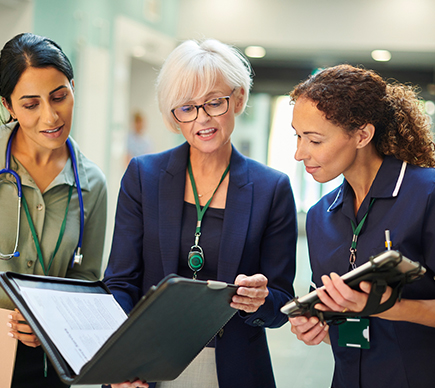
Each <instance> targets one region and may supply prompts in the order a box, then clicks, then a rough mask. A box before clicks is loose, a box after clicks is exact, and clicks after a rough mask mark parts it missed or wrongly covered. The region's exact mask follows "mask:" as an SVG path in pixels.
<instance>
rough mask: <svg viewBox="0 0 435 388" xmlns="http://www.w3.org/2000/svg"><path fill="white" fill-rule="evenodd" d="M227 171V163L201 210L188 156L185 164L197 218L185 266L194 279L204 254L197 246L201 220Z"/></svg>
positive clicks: (202, 263)
mask: <svg viewBox="0 0 435 388" xmlns="http://www.w3.org/2000/svg"><path fill="white" fill-rule="evenodd" d="M229 170H230V163H228V166H227V168H226V169H225V171H224V173H223V174H222V177H221V180H220V181H219V183H218V185H217V187H216V189H215V190H214V191H213V194H212V196H211V197H210V199H209V200H208V202H207V203H206V204H205V205H204V207H203V208H202V209H201V205H200V204H199V195H198V191H197V190H196V184H195V178H194V177H193V172H192V164H191V163H190V156H189V160H188V162H187V171H188V172H189V177H190V183H191V185H192V191H193V196H194V197H195V205H196V214H197V217H198V218H197V222H196V230H195V244H194V245H192V246H191V247H190V252H189V254H188V256H187V264H188V265H189V268H190V269H191V270H192V271H193V278H194V279H196V276H197V272H198V271H201V269H202V268H203V267H204V252H203V250H202V248H201V246H200V245H199V237H200V236H201V222H202V218H203V217H204V214H205V212H206V210H207V209H208V207H209V205H210V202H211V201H212V199H213V197H214V195H215V193H216V191H217V189H218V188H219V186H220V185H221V183H222V181H223V180H224V179H225V177H226V176H227V174H228V171H229Z"/></svg>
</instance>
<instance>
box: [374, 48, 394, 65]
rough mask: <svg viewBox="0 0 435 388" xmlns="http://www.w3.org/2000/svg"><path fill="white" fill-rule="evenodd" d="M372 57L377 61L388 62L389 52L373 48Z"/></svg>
mask: <svg viewBox="0 0 435 388" xmlns="http://www.w3.org/2000/svg"><path fill="white" fill-rule="evenodd" d="M372 58H373V59H374V60H375V61H378V62H388V61H389V60H390V59H391V53H390V52H389V51H388V50H373V51H372Z"/></svg>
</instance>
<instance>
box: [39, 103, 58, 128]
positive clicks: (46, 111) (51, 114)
mask: <svg viewBox="0 0 435 388" xmlns="http://www.w3.org/2000/svg"><path fill="white" fill-rule="evenodd" d="M41 118H42V122H43V123H44V124H48V125H54V124H56V122H57V120H58V118H59V115H58V114H57V111H56V109H54V108H53V107H52V106H51V105H50V104H44V106H43V109H42V113H41Z"/></svg>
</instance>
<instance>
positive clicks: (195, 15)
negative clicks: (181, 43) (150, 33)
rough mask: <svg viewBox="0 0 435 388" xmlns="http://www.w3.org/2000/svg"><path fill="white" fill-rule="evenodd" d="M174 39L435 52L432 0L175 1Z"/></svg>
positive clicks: (281, 47) (433, 3)
mask: <svg viewBox="0 0 435 388" xmlns="http://www.w3.org/2000/svg"><path fill="white" fill-rule="evenodd" d="M180 3H181V4H180V19H179V20H180V22H179V23H180V24H179V36H180V37H181V38H183V39H186V38H201V37H202V36H203V35H205V36H206V37H213V38H216V39H220V40H223V41H225V42H232V43H234V44H236V45H242V46H243V45H249V44H254V43H255V44H263V45H270V46H273V47H276V48H280V49H283V48H284V49H285V48H288V49H292V50H296V49H316V48H317V49H325V48H330V49H340V50H347V49H348V50H355V49H365V48H368V49H370V48H372V47H373V46H374V45H375V46H377V48H379V47H381V46H383V47H385V48H388V49H399V50H404V51H406V50H410V51H417V50H421V51H434V50H435V39H433V37H434V36H435V23H434V22H433V18H434V15H435V1H433V0H364V1H352V0H351V1H349V0H329V1H324V0H315V1H303V0H267V1H264V0H237V1H234V0H220V1H219V2H218V3H216V2H209V1H199V0H180Z"/></svg>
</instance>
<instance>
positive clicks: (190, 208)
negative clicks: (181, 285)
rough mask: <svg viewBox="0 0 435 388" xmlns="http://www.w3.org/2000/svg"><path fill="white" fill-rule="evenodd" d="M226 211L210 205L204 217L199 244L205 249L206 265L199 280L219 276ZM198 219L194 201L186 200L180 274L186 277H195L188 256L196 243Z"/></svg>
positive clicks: (199, 273)
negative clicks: (220, 247) (220, 250)
mask: <svg viewBox="0 0 435 388" xmlns="http://www.w3.org/2000/svg"><path fill="white" fill-rule="evenodd" d="M224 213H225V209H217V208H212V207H209V208H208V209H207V211H206V212H205V214H204V218H203V219H202V226H201V237H200V238H199V244H198V245H199V246H200V247H201V248H202V250H203V254H204V267H203V268H202V269H201V270H200V271H199V272H197V279H198V280H216V278H217V264H218V257H219V246H220V242H221V235H222V226H223V222H224ZM197 220H198V216H197V213H196V206H195V205H194V204H192V203H189V202H184V207H183V224H182V228H181V248H180V252H181V256H180V259H179V264H178V275H180V276H183V277H186V278H192V277H193V271H192V270H191V269H190V268H189V266H188V264H187V256H188V255H189V252H190V248H191V247H192V246H193V245H194V244H195V229H196V222H197Z"/></svg>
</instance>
